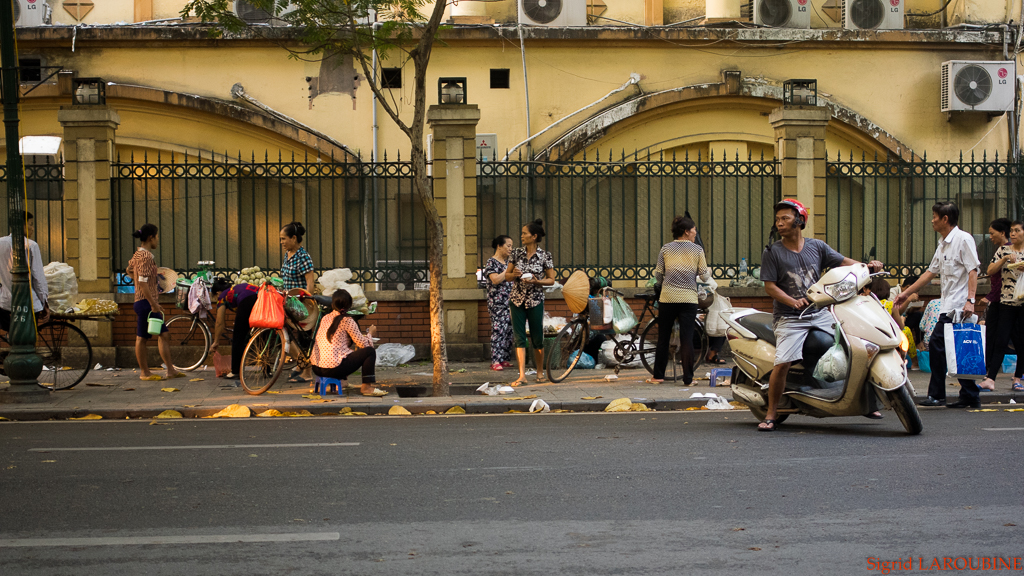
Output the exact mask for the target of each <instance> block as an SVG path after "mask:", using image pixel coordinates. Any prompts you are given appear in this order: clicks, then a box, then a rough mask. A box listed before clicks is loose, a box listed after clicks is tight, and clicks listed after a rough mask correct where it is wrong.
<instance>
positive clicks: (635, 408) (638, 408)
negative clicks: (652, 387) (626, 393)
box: [629, 402, 653, 412]
mask: <svg viewBox="0 0 1024 576" xmlns="http://www.w3.org/2000/svg"><path fill="white" fill-rule="evenodd" d="M629 411H630V412H653V410H651V409H650V408H648V407H647V405H646V404H641V403H640V402H633V403H632V404H630V405H629Z"/></svg>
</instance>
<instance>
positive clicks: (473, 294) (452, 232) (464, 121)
mask: <svg viewBox="0 0 1024 576" xmlns="http://www.w3.org/2000/svg"><path fill="white" fill-rule="evenodd" d="M479 121H480V109H479V108H478V107H477V106H476V105H437V106H431V107H430V108H429V109H428V110H427V123H428V124H429V125H430V128H431V130H432V133H433V144H432V154H433V176H434V203H435V205H436V206H437V210H438V213H440V215H441V222H442V223H443V225H444V280H443V286H444V299H445V314H446V316H445V327H446V329H447V339H448V344H449V346H450V347H452V345H455V346H458V345H460V344H461V345H474V346H476V345H477V316H478V314H477V310H478V302H479V298H480V290H479V289H478V288H477V285H476V269H477V263H478V261H479V257H478V254H477V252H478V248H477V246H478V245H479V242H478V241H477V196H476V126H477V123H478V122H479Z"/></svg>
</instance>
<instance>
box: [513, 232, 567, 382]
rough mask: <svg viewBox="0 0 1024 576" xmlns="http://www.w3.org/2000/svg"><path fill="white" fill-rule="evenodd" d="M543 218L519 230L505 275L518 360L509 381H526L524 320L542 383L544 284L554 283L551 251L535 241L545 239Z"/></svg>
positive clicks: (538, 375)
mask: <svg viewBox="0 0 1024 576" xmlns="http://www.w3.org/2000/svg"><path fill="white" fill-rule="evenodd" d="M544 236H545V234H544V221H543V220H541V219H539V218H538V219H537V220H534V221H533V222H530V223H529V224H527V225H526V226H523V230H522V232H521V233H520V236H519V239H520V241H521V242H522V246H521V247H520V248H516V249H515V250H513V251H512V259H511V264H510V266H509V269H508V272H506V273H505V276H506V278H511V279H512V295H511V296H510V297H509V300H510V301H511V303H512V306H511V316H512V333H513V336H514V339H515V345H516V360H517V361H518V362H519V378H518V379H516V381H515V382H513V383H512V385H513V386H518V385H519V384H522V383H523V382H526V323H527V322H529V323H530V341H531V343H532V344H533V349H534V358H535V359H536V361H537V382H544V287H545V286H551V285H553V284H554V283H555V263H554V260H553V259H552V258H551V253H550V252H547V251H546V250H542V249H541V248H539V247H538V246H537V243H538V242H540V241H541V240H542V239H543V238H544Z"/></svg>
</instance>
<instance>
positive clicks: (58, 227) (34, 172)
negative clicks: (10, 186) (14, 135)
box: [0, 158, 66, 264]
mask: <svg viewBox="0 0 1024 576" xmlns="http://www.w3.org/2000/svg"><path fill="white" fill-rule="evenodd" d="M25 196H26V198H27V200H28V201H27V203H26V204H25V210H27V211H28V212H29V213H31V214H32V217H33V218H32V219H33V221H34V222H35V226H36V234H35V237H33V238H32V239H33V240H35V241H36V242H37V243H38V244H39V251H40V253H41V254H42V258H43V264H47V263H49V262H58V261H59V262H64V261H65V258H66V253H65V234H64V216H65V214H64V159H63V158H60V159H58V160H57V161H56V162H54V161H50V160H44V161H42V162H36V161H33V160H30V159H26V161H25ZM8 200H9V199H8V197H7V167H6V166H4V165H0V206H3V207H5V208H3V209H0V230H2V231H3V232H2V233H3V234H4V235H6V234H9V233H10V225H9V221H8V219H9V218H10V215H9V214H8V211H7V209H6V206H8V205H9V202H8Z"/></svg>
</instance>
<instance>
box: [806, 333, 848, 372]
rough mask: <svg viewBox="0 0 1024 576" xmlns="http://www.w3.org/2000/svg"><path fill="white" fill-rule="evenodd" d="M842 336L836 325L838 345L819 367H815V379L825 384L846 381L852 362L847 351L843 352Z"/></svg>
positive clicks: (824, 357) (820, 361) (830, 349)
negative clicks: (847, 355)
mask: <svg viewBox="0 0 1024 576" xmlns="http://www.w3.org/2000/svg"><path fill="white" fill-rule="evenodd" d="M842 337H843V336H842V334H841V333H840V332H839V325H838V324H837V325H836V334H835V338H836V343H835V345H833V346H832V347H831V348H829V349H828V352H825V355H824V356H822V357H821V360H818V365H817V366H815V367H814V377H815V378H817V379H818V380H824V381H825V382H838V381H839V380H845V379H846V373H847V371H848V370H849V367H850V360H849V358H847V357H846V351H844V350H843V345H842V344H841V343H840V339H841V338H842Z"/></svg>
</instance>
